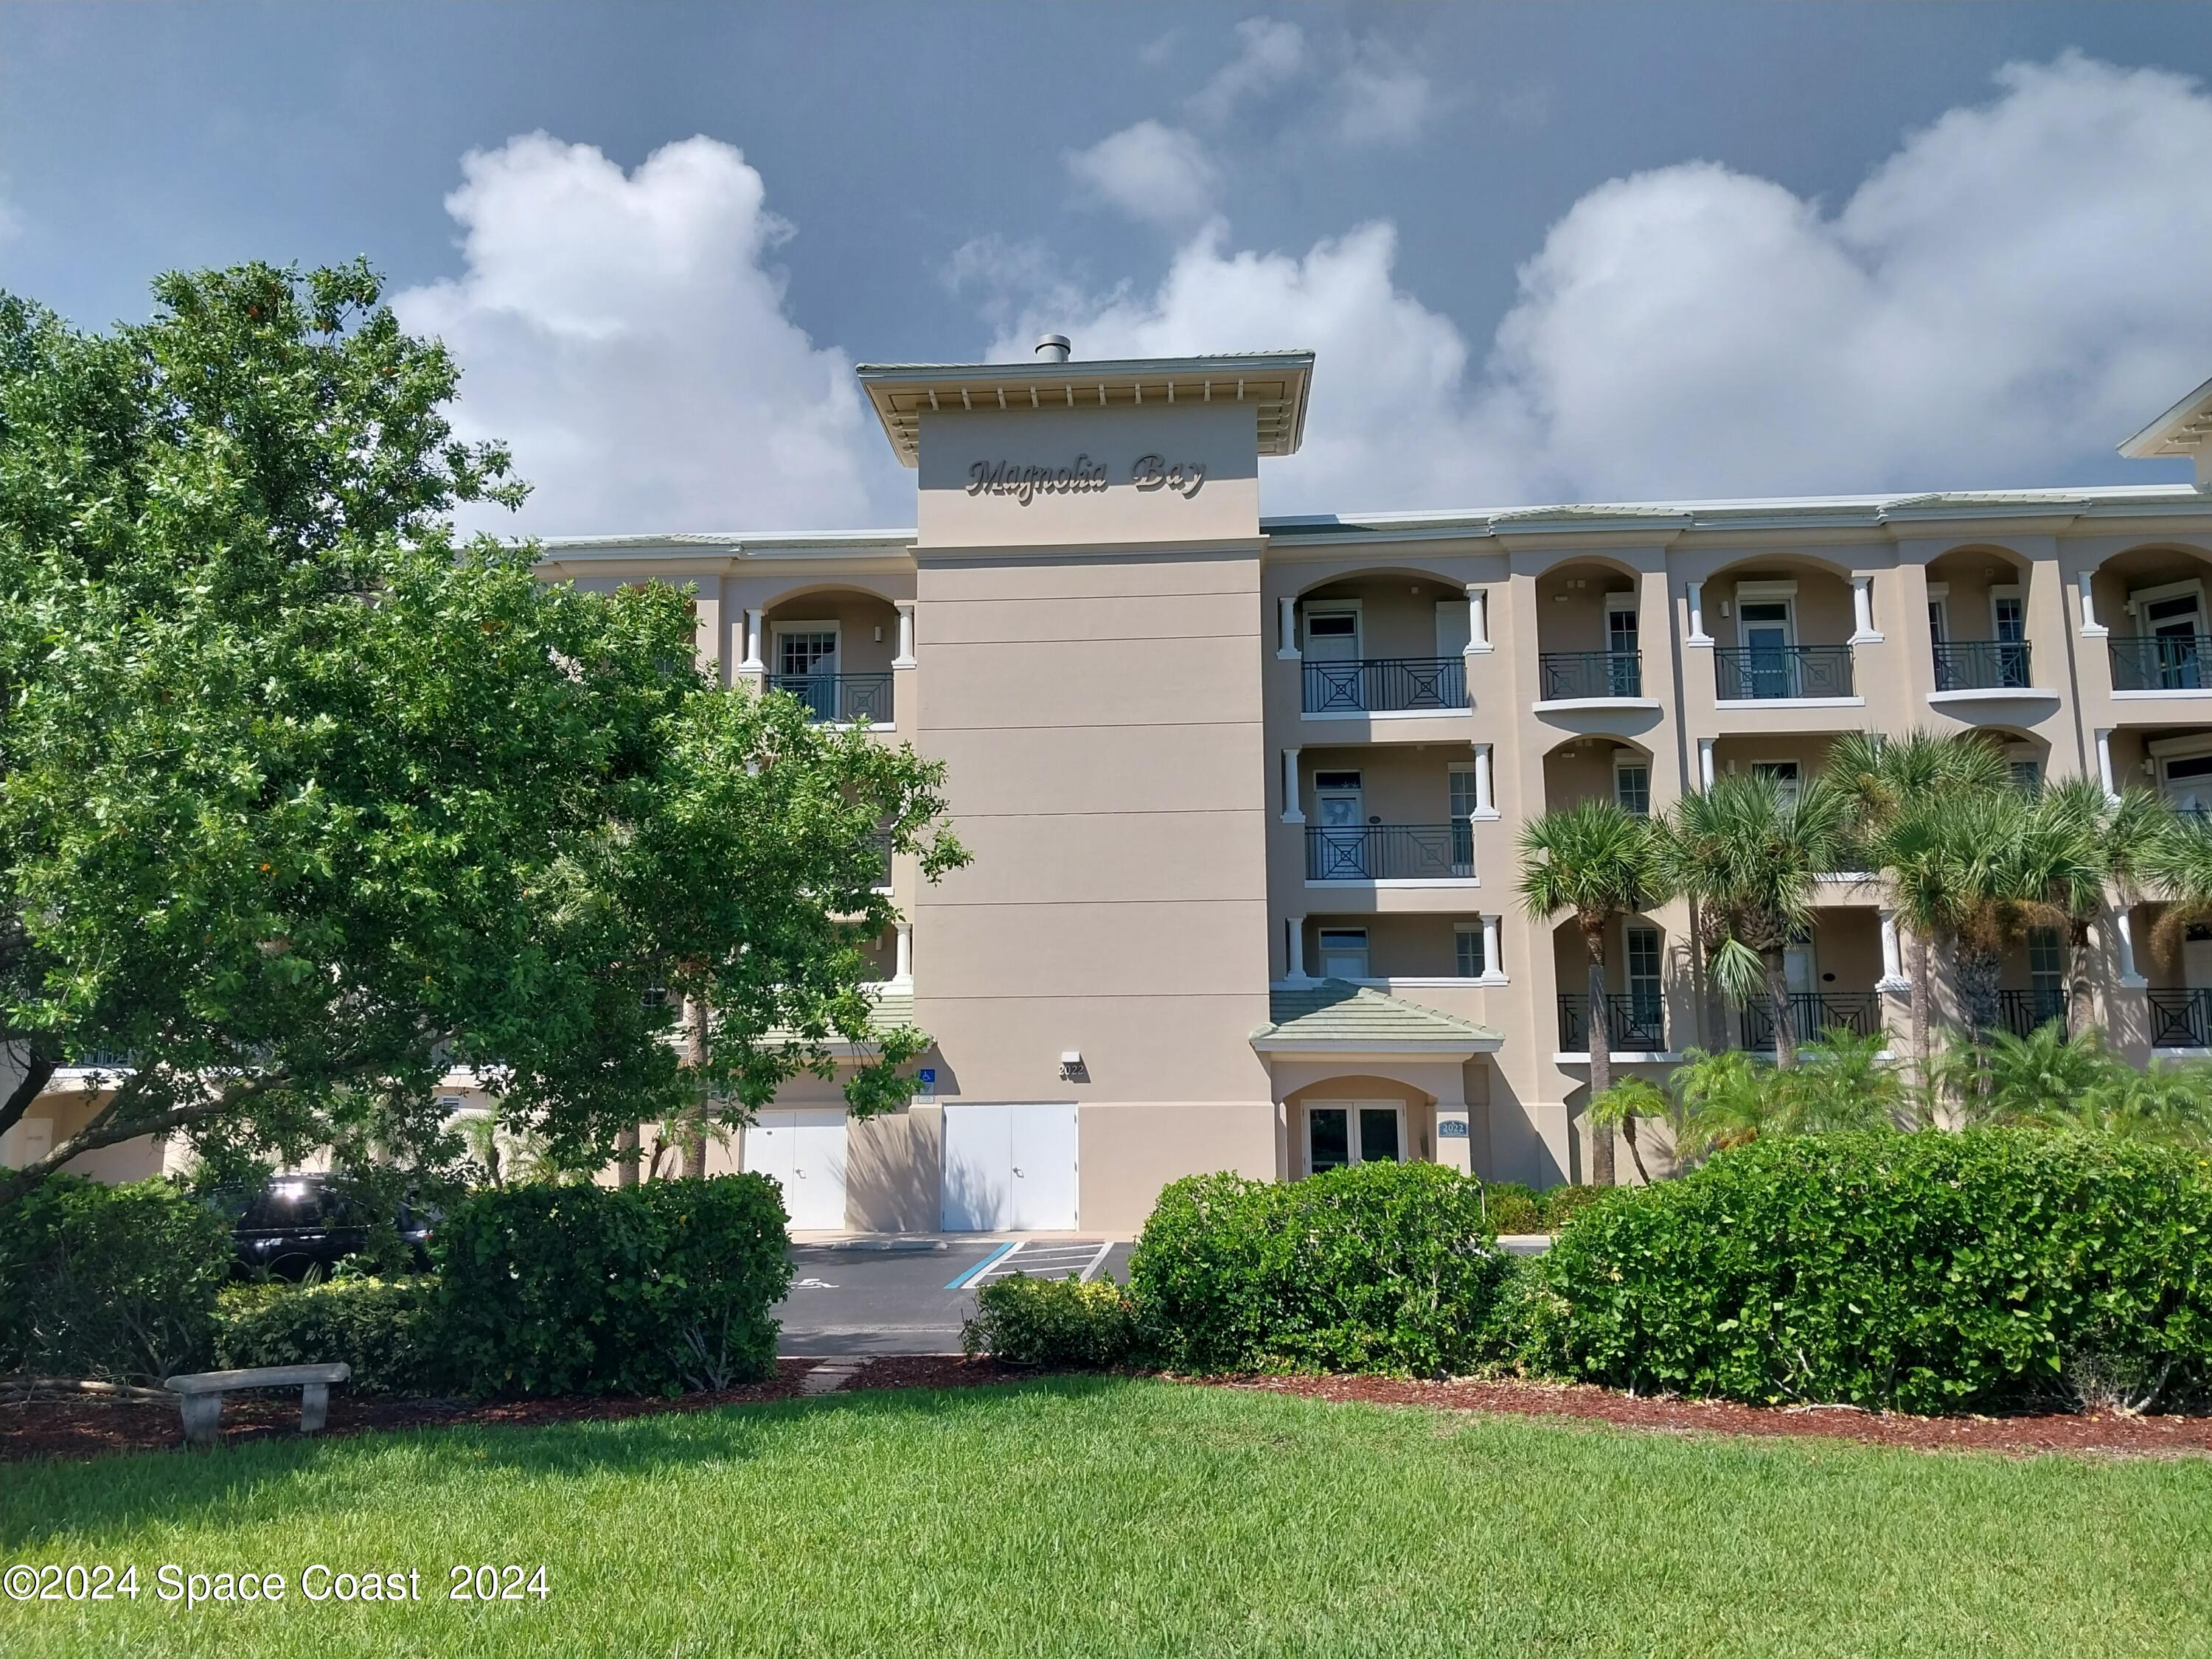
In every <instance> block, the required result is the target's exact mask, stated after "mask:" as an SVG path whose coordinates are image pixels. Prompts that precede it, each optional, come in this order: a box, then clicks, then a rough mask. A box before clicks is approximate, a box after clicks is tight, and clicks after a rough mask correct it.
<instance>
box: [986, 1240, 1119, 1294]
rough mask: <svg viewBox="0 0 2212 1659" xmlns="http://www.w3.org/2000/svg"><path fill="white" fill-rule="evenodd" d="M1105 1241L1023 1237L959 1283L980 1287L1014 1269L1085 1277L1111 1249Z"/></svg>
mask: <svg viewBox="0 0 2212 1659" xmlns="http://www.w3.org/2000/svg"><path fill="white" fill-rule="evenodd" d="M1113 1248H1114V1247H1113V1245H1112V1244H1111V1243H1106V1244H1100V1243H1097V1242H1096V1241H1095V1240H1091V1239H1082V1240H1077V1241H1073V1242H1069V1243H1058V1242H1055V1243H1050V1244H1044V1243H1038V1242H1036V1240H1034V1239H1024V1240H1023V1241H1022V1242H1021V1243H1018V1244H1017V1245H1015V1246H1014V1248H1013V1249H1011V1250H1008V1251H1007V1252H1006V1254H1005V1255H1000V1256H997V1257H994V1259H993V1260H992V1261H989V1262H987V1263H986V1264H985V1266H984V1267H983V1268H982V1270H981V1272H979V1273H976V1274H975V1277H974V1278H972V1279H969V1281H968V1283H967V1285H965V1286H964V1287H963V1288H965V1289H968V1290H981V1288H982V1287H983V1286H984V1285H989V1284H992V1283H994V1282H995V1281H997V1280H999V1279H1011V1278H1012V1277H1013V1276H1014V1275H1015V1274H1016V1273H1027V1274H1028V1275H1029V1276H1030V1278H1032V1279H1066V1278H1071V1277H1073V1278H1085V1279H1087V1278H1089V1277H1090V1276H1091V1273H1095V1272H1096V1271H1097V1267H1098V1264H1099V1263H1101V1262H1103V1261H1105V1259H1106V1252H1107V1251H1109V1250H1110V1249H1113Z"/></svg>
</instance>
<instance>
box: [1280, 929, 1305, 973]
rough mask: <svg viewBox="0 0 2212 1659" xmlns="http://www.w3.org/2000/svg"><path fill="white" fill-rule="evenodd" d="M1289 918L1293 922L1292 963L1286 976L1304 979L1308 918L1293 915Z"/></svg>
mask: <svg viewBox="0 0 2212 1659" xmlns="http://www.w3.org/2000/svg"><path fill="white" fill-rule="evenodd" d="M1287 920H1288V921H1289V922H1290V924H1291V963H1290V972H1289V973H1288V974H1286V975H1284V977H1285V978H1286V979H1296V980H1303V979H1304V977H1305V976H1306V919H1305V918H1304V916H1291V917H1289V918H1287Z"/></svg>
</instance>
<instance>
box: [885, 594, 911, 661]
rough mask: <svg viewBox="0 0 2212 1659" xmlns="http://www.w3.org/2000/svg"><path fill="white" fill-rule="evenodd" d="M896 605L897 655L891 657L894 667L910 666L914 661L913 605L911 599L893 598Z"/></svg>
mask: <svg viewBox="0 0 2212 1659" xmlns="http://www.w3.org/2000/svg"><path fill="white" fill-rule="evenodd" d="M891 603H892V604H893V605H896V606H897V607H898V618H899V620H898V655H896V657H893V658H892V659H891V666H892V667H894V668H911V667H913V666H914V665H915V662H914V605H915V602H914V601H913V600H912V599H893V600H892V601H891Z"/></svg>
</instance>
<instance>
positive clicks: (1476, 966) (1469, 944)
mask: <svg viewBox="0 0 2212 1659" xmlns="http://www.w3.org/2000/svg"><path fill="white" fill-rule="evenodd" d="M1452 945H1453V946H1454V948H1455V950H1456V951H1458V954H1459V976H1460V977H1461V978H1462V979H1480V978H1481V977H1482V976H1483V975H1484V974H1485V973H1486V972H1487V971H1488V969H1489V964H1488V963H1486V962H1484V961H1483V959H1482V924H1481V923H1480V922H1479V921H1458V922H1454V923H1453V924H1452Z"/></svg>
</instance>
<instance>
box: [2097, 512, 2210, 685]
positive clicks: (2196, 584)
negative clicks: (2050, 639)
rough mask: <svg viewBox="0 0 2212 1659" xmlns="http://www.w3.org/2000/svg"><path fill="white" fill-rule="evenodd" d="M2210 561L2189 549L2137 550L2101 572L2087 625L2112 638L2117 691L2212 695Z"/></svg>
mask: <svg viewBox="0 0 2212 1659" xmlns="http://www.w3.org/2000/svg"><path fill="white" fill-rule="evenodd" d="M2209 571H2212V561H2208V560H2207V559H2206V557H2205V556H2204V555H2203V554H2202V553H2197V552H2193V551H2191V550H2187V549H2184V548H2172V547H2137V548H2130V549H2129V550H2127V551H2126V552H2124V553H2116V554H2114V555H2113V556H2112V557H2111V558H2109V559H2106V561H2105V562H2103V563H2102V564H2100V565H2099V566H2098V567H2097V568H2096V570H2095V572H2094V573H2093V574H2092V576H2091V579H2090V582H2089V588H2088V593H2089V603H2088V605H2087V607H2085V609H2086V611H2087V614H2085V616H2084V617H2083V618H2082V620H2083V623H2084V624H2085V625H2087V626H2090V627H2103V628H2106V629H2109V630H2110V637H2109V638H2108V639H2107V640H2106V652H2107V653H2108V656H2109V658H2110V660H2111V663H2112V690H2114V691H2115V692H2118V693H2120V694H2122V695H2126V694H2129V693H2135V694H2138V695H2143V694H2148V695H2156V694H2159V693H2161V692H2175V691H2184V692H2187V691H2205V690H2212V600H2208V599H2207V597H2206V593H2207V583H2206V580H2205V579H2206V575H2207V574H2208V572H2209Z"/></svg>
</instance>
